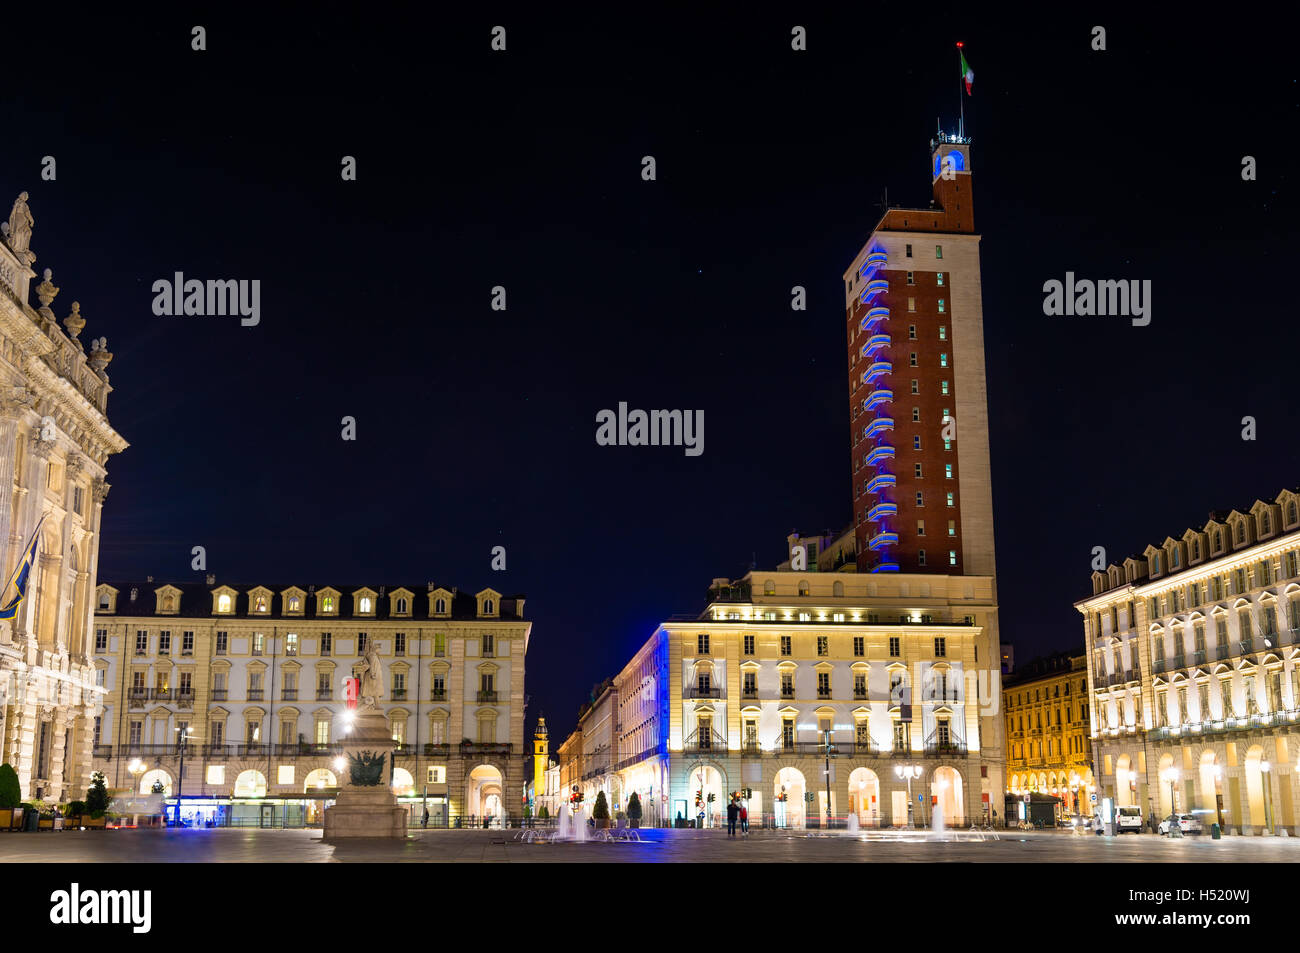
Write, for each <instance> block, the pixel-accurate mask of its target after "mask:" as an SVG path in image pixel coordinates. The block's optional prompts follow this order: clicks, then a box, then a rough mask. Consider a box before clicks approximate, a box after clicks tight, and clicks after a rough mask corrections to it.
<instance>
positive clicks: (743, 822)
mask: <svg viewBox="0 0 1300 953" xmlns="http://www.w3.org/2000/svg"><path fill="white" fill-rule="evenodd" d="M740 832H741V833H742V834H744V835H745V836H746V837H748V836H749V808H747V807H745V805H743V804H742V805H740Z"/></svg>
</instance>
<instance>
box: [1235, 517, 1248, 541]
mask: <svg viewBox="0 0 1300 953" xmlns="http://www.w3.org/2000/svg"><path fill="white" fill-rule="evenodd" d="M1245 541H1246V524H1245V522H1238V523H1237V542H1238V543H1244V542H1245Z"/></svg>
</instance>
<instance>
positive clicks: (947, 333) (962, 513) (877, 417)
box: [844, 135, 994, 576]
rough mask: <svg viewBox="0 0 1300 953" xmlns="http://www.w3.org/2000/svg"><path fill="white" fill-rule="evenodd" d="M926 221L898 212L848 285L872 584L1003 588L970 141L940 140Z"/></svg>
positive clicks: (853, 416)
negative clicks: (989, 582)
mask: <svg viewBox="0 0 1300 953" xmlns="http://www.w3.org/2000/svg"><path fill="white" fill-rule="evenodd" d="M928 171H929V173H930V176H931V188H932V192H933V195H934V199H933V201H931V203H930V207H929V208H926V209H904V208H891V209H889V210H887V211H886V212H885V214H884V216H883V217H882V218H881V220H880V223H879V224H878V225H877V226H876V228H875V230H874V231H873V232H872V233H871V237H870V238H868V239H867V242H866V244H865V245H863V246H862V249H861V251H859V252H858V254H857V255H856V256H855V257H854V259H853V262H852V264H850V266H849V268H848V270H847V271H846V272H845V273H844V294H845V310H846V312H847V315H848V318H847V330H848V354H849V419H850V421H851V423H852V440H851V446H852V451H853V463H852V472H853V515H854V524H855V527H856V535H857V554H858V571H859V572H889V571H893V572H909V573H942V574H947V575H987V576H992V575H993V573H994V568H993V496H992V491H991V487H990V473H989V440H988V406H987V396H986V390H985V378H984V313H983V306H982V303H981V291H980V261H979V235H977V234H975V215H974V200H973V195H972V180H973V176H972V174H971V156H970V140H969V139H964V138H961V137H959V136H951V135H940V136H939V137H938V138H936V139H934V140H931V143H930V162H929V169H928Z"/></svg>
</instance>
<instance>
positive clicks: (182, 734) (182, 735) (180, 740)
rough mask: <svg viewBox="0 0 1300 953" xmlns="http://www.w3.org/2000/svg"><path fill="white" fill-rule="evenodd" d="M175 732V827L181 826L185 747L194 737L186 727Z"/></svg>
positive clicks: (192, 731) (191, 729) (192, 730)
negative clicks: (177, 759)
mask: <svg viewBox="0 0 1300 953" xmlns="http://www.w3.org/2000/svg"><path fill="white" fill-rule="evenodd" d="M172 730H173V731H175V732H176V746H177V748H179V749H180V758H181V763H180V771H179V773H178V774H177V775H176V826H177V827H180V826H181V789H182V788H183V787H184V786H185V746H186V745H187V744H189V743H190V739H191V738H193V737H194V729H193V728H192V727H191V726H190V725H186V726H185V728H184V730H182V729H180V728H173V729H172Z"/></svg>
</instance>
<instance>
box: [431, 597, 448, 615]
mask: <svg viewBox="0 0 1300 953" xmlns="http://www.w3.org/2000/svg"><path fill="white" fill-rule="evenodd" d="M433 611H434V612H436V613H438V614H439V615H441V614H442V613H444V612H446V611H447V600H446V599H438V601H437V602H435V603H434V604H433Z"/></svg>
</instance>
